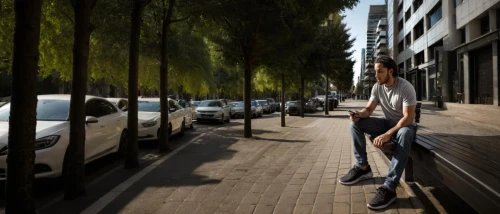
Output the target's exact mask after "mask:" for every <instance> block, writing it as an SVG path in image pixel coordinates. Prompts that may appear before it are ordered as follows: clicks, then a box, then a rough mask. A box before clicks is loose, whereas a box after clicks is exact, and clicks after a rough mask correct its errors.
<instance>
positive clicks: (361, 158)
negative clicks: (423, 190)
mask: <svg viewBox="0 0 500 214" xmlns="http://www.w3.org/2000/svg"><path fill="white" fill-rule="evenodd" d="M397 71H398V67H397V65H396V62H395V61H394V60H393V59H392V58H390V57H388V56H380V57H379V58H377V59H376V60H375V77H376V78H377V82H378V84H375V85H374V86H373V89H372V92H371V97H370V100H369V101H368V105H367V106H366V107H365V108H364V109H362V110H361V111H354V113H350V114H349V117H350V119H351V121H352V122H351V135H352V139H353V144H354V156H355V157H356V165H354V167H353V168H352V169H351V170H350V171H349V173H348V174H347V175H345V176H343V177H342V178H340V179H339V182H340V183H341V184H344V185H351V184H355V183H357V182H359V181H362V180H365V179H369V178H372V177H373V174H372V170H371V168H370V165H368V160H367V157H366V140H365V135H364V133H367V134H369V135H371V136H377V137H376V138H375V139H374V140H373V145H374V146H375V147H377V148H382V147H383V145H384V143H387V142H389V141H390V140H391V137H392V136H394V135H396V136H395V137H396V141H397V143H396V145H395V151H394V155H393V157H392V160H391V165H390V166H389V173H388V175H387V177H386V179H385V182H384V185H383V186H381V187H379V188H378V189H377V194H376V195H375V197H374V198H373V199H372V200H370V202H369V203H368V204H367V206H368V207H369V208H371V209H383V208H386V207H387V206H389V205H390V204H392V203H393V202H394V201H396V199H397V196H396V192H395V190H396V188H397V186H398V183H399V179H400V178H401V175H402V173H403V170H404V168H405V165H406V161H407V160H408V156H409V155H410V148H411V143H412V142H413V140H414V137H415V135H416V125H415V121H414V115H415V108H416V105H417V99H416V95H415V89H414V88H413V86H412V85H411V84H410V83H409V82H408V81H406V80H405V79H403V78H399V77H398V72H397ZM377 104H380V106H381V107H382V111H383V112H384V116H385V117H383V118H376V117H370V115H371V114H372V113H373V110H375V107H377Z"/></svg>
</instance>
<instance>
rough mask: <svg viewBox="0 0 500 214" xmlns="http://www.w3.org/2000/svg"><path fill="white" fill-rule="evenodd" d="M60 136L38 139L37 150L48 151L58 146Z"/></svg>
mask: <svg viewBox="0 0 500 214" xmlns="http://www.w3.org/2000/svg"><path fill="white" fill-rule="evenodd" d="M59 138H60V136H59V135H50V136H47V137H42V138H40V139H37V140H36V142H35V150H40V149H46V148H49V147H52V146H54V145H56V143H57V141H59Z"/></svg>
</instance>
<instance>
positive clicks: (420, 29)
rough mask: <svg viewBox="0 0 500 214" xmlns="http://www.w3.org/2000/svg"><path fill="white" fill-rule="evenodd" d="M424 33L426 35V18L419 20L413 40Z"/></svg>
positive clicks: (414, 30)
mask: <svg viewBox="0 0 500 214" xmlns="http://www.w3.org/2000/svg"><path fill="white" fill-rule="evenodd" d="M422 35H424V20H421V21H420V22H418V23H417V25H415V27H414V28H413V36H414V37H413V40H417V39H418V38H420V37H421V36H422Z"/></svg>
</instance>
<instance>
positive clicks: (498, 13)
mask: <svg viewBox="0 0 500 214" xmlns="http://www.w3.org/2000/svg"><path fill="white" fill-rule="evenodd" d="M499 28H500V9H497V30H498V29H499Z"/></svg>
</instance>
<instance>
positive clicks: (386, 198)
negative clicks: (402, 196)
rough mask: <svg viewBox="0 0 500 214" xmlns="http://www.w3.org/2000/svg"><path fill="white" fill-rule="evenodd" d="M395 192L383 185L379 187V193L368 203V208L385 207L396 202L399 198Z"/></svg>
mask: <svg viewBox="0 0 500 214" xmlns="http://www.w3.org/2000/svg"><path fill="white" fill-rule="evenodd" d="M397 198H398V197H397V195H396V193H395V192H393V191H391V190H389V188H388V187H386V186H381V187H379V188H378V189H377V194H375V197H373V198H372V200H370V202H369V203H368V204H367V206H368V208H370V209H374V210H378V209H384V208H386V207H388V206H389V205H391V204H392V203H394V202H395V201H396V199H397Z"/></svg>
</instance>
